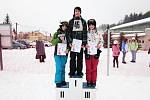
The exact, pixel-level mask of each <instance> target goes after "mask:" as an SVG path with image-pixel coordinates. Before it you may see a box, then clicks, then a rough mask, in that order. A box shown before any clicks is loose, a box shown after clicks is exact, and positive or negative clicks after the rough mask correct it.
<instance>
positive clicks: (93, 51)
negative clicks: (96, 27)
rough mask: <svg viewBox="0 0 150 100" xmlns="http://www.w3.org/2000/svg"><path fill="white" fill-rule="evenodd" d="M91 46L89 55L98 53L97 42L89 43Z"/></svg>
mask: <svg viewBox="0 0 150 100" xmlns="http://www.w3.org/2000/svg"><path fill="white" fill-rule="evenodd" d="M88 45H89V48H88V54H89V55H95V54H97V44H96V43H94V42H93V43H92V42H91V43H88Z"/></svg>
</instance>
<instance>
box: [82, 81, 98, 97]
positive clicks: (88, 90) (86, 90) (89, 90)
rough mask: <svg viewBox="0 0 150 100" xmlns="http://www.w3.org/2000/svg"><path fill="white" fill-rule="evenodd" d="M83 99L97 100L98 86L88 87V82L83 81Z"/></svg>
mask: <svg viewBox="0 0 150 100" xmlns="http://www.w3.org/2000/svg"><path fill="white" fill-rule="evenodd" d="M82 88H83V89H82V93H83V95H82V98H83V99H82V100H96V88H95V87H87V83H86V82H83V84H82Z"/></svg>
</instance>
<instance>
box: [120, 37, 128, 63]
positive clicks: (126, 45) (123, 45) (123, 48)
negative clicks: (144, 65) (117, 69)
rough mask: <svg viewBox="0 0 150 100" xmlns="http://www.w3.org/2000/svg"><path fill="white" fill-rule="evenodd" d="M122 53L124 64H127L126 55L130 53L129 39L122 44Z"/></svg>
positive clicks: (125, 39)
mask: <svg viewBox="0 0 150 100" xmlns="http://www.w3.org/2000/svg"><path fill="white" fill-rule="evenodd" d="M121 51H122V54H123V56H122V63H124V64H126V61H125V57H126V53H127V52H128V44H127V38H124V40H123V41H122V44H121Z"/></svg>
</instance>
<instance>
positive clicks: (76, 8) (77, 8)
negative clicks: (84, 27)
mask: <svg viewBox="0 0 150 100" xmlns="http://www.w3.org/2000/svg"><path fill="white" fill-rule="evenodd" d="M75 10H79V11H80V14H81V8H80V7H75V8H74V13H73V17H75Z"/></svg>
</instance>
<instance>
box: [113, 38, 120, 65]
mask: <svg viewBox="0 0 150 100" xmlns="http://www.w3.org/2000/svg"><path fill="white" fill-rule="evenodd" d="M112 52H113V57H114V59H113V67H114V68H115V61H116V64H117V68H119V62H118V57H119V54H120V49H119V45H118V41H117V40H114V43H113V46H112Z"/></svg>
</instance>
